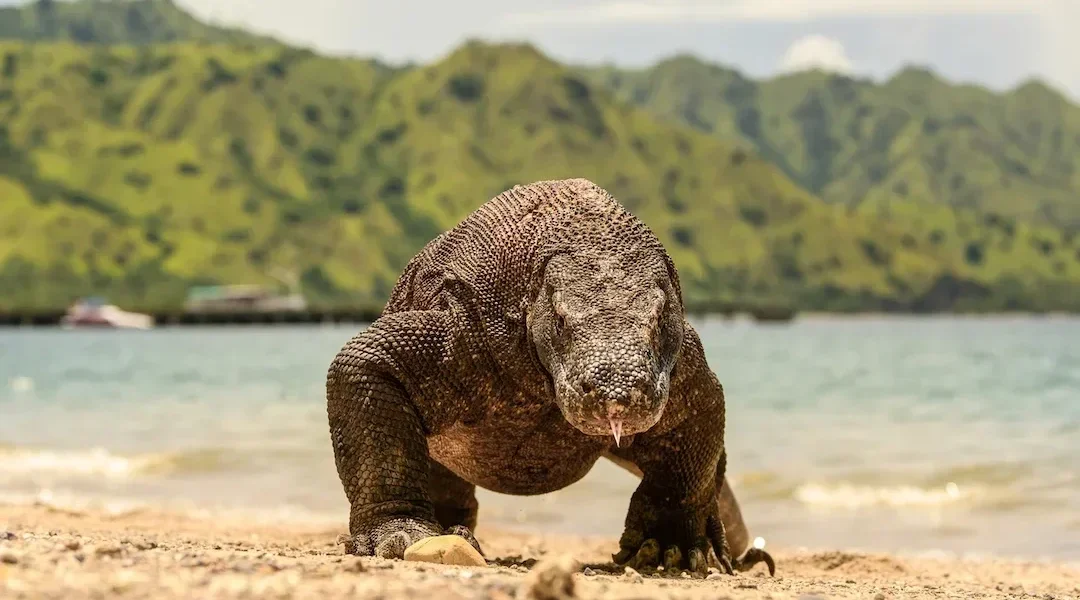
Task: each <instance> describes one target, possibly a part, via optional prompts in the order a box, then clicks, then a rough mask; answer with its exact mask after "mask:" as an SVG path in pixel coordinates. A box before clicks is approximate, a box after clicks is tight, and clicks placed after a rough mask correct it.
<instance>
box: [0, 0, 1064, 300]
mask: <svg viewBox="0 0 1080 600" xmlns="http://www.w3.org/2000/svg"><path fill="white" fill-rule="evenodd" d="M136 1H139V2H160V1H161V0H136ZM732 73H735V72H734V71H732ZM736 74H737V73H736ZM683 75H685V74H683ZM594 76H595V73H591V74H590V73H589V72H582V71H581V70H580V69H578V68H576V67H572V66H568V65H563V64H560V63H558V62H556V61H554V60H552V59H550V58H549V57H548V56H547V55H545V54H544V53H542V52H540V51H539V49H537V48H536V47H535V46H534V45H531V44H525V43H503V44H490V43H485V42H481V41H479V40H470V41H468V42H465V43H463V44H461V45H459V46H458V47H456V48H454V49H453V50H452V51H450V52H448V53H446V54H445V55H444V56H442V57H440V59H439V60H437V61H434V62H431V63H426V64H421V65H413V66H406V67H390V66H387V65H384V64H382V63H380V62H378V61H375V60H367V59H354V58H332V57H327V56H323V55H320V54H318V53H315V52H312V51H310V50H304V49H298V48H294V47H289V46H286V45H278V44H252V43H222V44H206V43H204V42H200V41H173V42H169V43H153V44H139V45H131V44H126V45H117V44H104V45H102V44H91V45H87V44H80V43H73V42H70V41H66V42H60V41H57V42H20V41H7V42H3V41H0V196H3V197H4V198H5V201H4V202H3V203H0V288H2V289H5V290H7V291H6V292H5V294H2V295H0V309H9V310H10V309H16V308H41V307H53V308H55V307H58V306H62V305H64V304H66V303H67V302H70V301H71V300H72V299H73V298H75V297H77V296H82V295H91V294H93V295H97V294H104V295H108V296H109V297H110V298H111V299H113V300H114V301H117V302H120V303H122V304H124V305H129V306H136V307H145V308H148V309H155V310H157V309H170V308H173V307H176V306H178V305H179V304H180V303H181V302H182V300H183V297H184V294H185V292H186V290H187V289H188V287H190V286H193V285H201V284H213V283H266V284H276V283H278V282H279V281H280V279H281V278H280V275H281V274H282V273H285V274H286V275H288V277H287V278H288V279H295V280H296V281H298V282H299V284H300V287H301V289H302V291H303V293H304V294H305V296H306V297H308V299H309V301H310V302H312V303H313V304H315V305H317V306H349V305H358V304H362V305H371V304H381V302H383V301H384V300H385V297H386V295H387V294H388V293H389V290H390V287H391V286H392V285H393V283H394V281H395V280H396V277H397V275H398V274H399V273H400V270H401V268H402V267H403V266H404V264H405V262H406V261H407V260H408V259H409V258H411V256H412V255H413V254H414V253H415V252H416V251H418V250H419V248H420V247H421V246H422V245H423V244H425V243H426V242H427V241H429V240H430V239H431V238H433V237H434V236H435V235H437V234H438V233H439V232H441V231H443V230H445V229H448V228H449V227H452V226H453V225H454V224H456V223H457V221H458V220H460V218H462V217H463V216H465V215H466V214H467V213H468V212H470V211H471V210H472V209H474V208H475V207H476V206H478V205H479V204H480V203H482V202H484V201H486V200H487V199H489V198H490V197H492V196H494V195H495V194H497V193H499V192H502V191H503V190H505V189H508V188H509V187H512V186H513V185H515V184H521V183H528V182H530V181H536V180H541V179H555V178H564V177H586V178H589V179H592V180H594V181H596V182H597V183H598V184H600V185H602V186H604V187H605V188H607V189H609V190H610V191H612V192H613V193H614V194H615V196H616V197H617V198H618V199H619V200H620V201H622V202H623V203H624V204H626V205H627V206H628V208H629V209H630V210H631V211H632V212H634V213H635V214H636V215H638V216H639V217H640V218H642V220H643V221H645V222H646V223H648V224H649V226H650V227H651V228H653V229H654V231H656V232H657V235H658V236H659V237H660V238H661V240H662V241H663V242H664V243H665V245H666V246H667V247H668V248H669V250H670V251H671V254H672V256H673V257H674V258H675V261H676V265H677V267H678V268H679V270H680V274H681V275H682V276H683V278H684V279H685V284H684V290H685V292H686V294H687V297H688V301H689V302H691V303H697V304H698V305H702V304H709V303H713V304H718V303H731V304H749V305H755V304H771V305H775V304H780V305H790V306H794V307H797V308H800V309H807V310H919V311H925V310H1080V294H1078V293H1076V292H1077V291H1078V290H1080V240H1078V239H1077V238H1076V236H1073V235H1072V234H1070V233H1068V232H1062V231H1060V230H1058V229H1055V228H1052V227H1047V226H1045V225H1042V224H1039V223H1038V222H1035V221H1034V220H1025V219H1019V218H1016V217H1013V216H1007V215H1006V216H1002V215H997V214H994V213H988V212H984V211H981V210H977V208H978V207H965V206H952V205H949V204H946V203H940V202H930V201H923V200H920V199H919V198H911V197H904V198H899V199H898V198H885V199H881V200H880V201H872V202H870V201H864V202H858V203H850V202H849V203H843V202H836V201H833V202H825V201H824V200H823V199H822V198H820V197H818V196H817V195H815V194H814V193H812V192H811V191H808V190H807V189H806V188H805V187H803V186H800V185H798V184H797V182H796V181H795V180H793V179H792V178H789V177H788V176H787V175H785V173H784V170H783V169H782V168H781V167H779V166H777V164H775V162H774V160H773V157H771V156H769V154H768V151H770V150H771V151H773V152H774V153H775V154H776V155H777V156H779V157H780V158H784V154H783V152H781V150H782V149H783V146H782V145H777V147H776V148H773V149H770V148H765V150H766V151H765V152H763V151H762V148H761V145H760V143H755V141H754V140H752V139H741V138H738V137H737V136H733V137H731V138H730V139H729V138H725V137H722V136H717V135H716V132H712V135H710V134H709V133H708V132H704V131H700V130H699V129H700V128H699V127H695V126H694V125H693V124H689V123H679V122H677V120H675V119H668V118H665V117H664V116H663V115H658V114H656V112H655V110H652V109H649V108H647V107H644V106H640V103H635V102H633V101H632V99H624V98H622V97H621V94H623V93H624V92H623V91H620V90H619V89H617V87H616V88H613V87H611V86H610V85H607V84H606V83H604V82H598V81H595V80H594V79H593V77H594ZM740 77H741V76H740ZM731 78H732V80H735V78H734V76H732V77H731ZM747 81H748V80H747ZM795 81H796V82H797V81H798V80H795ZM608 83H610V82H608ZM714 83H715V82H714ZM723 89H725V90H727V91H728V93H729V95H731V97H733V98H735V99H736V100H739V101H740V102H744V104H743V105H741V106H742V107H743V108H744V109H745V108H746V107H747V106H750V105H747V104H745V103H746V102H747V98H750V97H752V94H750V95H747V92H753V90H754V87H753V85H752V82H750V83H749V84H747V83H744V84H743V87H742V88H740V87H739V86H735V87H734V88H729V87H725V88H723ZM830 89H831V91H832V93H838V94H843V93H845V92H844V90H845V88H844V86H843V85H841V86H839V87H836V86H835V85H834V86H833V88H830ZM740 92H742V93H743V96H742V97H740V96H739V93H740ZM706 99H707V98H706ZM744 112H745V111H744ZM744 116H745V115H744ZM759 120H760V119H759ZM717 122H720V121H717ZM737 123H738V122H736V124H737ZM745 124H746V123H745V122H744V123H743V125H745ZM811 157H812V158H813V157H814V156H813V155H811ZM810 164H813V163H810ZM799 166H800V164H799V163H797V162H795V161H792V162H791V164H790V165H789V168H795V167H799ZM911 195H914V194H909V196H911Z"/></svg>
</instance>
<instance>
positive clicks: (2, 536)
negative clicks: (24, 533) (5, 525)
mask: <svg viewBox="0 0 1080 600" xmlns="http://www.w3.org/2000/svg"><path fill="white" fill-rule="evenodd" d="M13 539H15V534H14V533H11V532H10V531H0V540H13Z"/></svg>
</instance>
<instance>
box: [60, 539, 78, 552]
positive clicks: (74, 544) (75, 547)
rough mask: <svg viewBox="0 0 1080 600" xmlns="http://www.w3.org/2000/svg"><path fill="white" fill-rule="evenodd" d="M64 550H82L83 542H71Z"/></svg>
mask: <svg viewBox="0 0 1080 600" xmlns="http://www.w3.org/2000/svg"><path fill="white" fill-rule="evenodd" d="M64 548H67V549H68V550H78V549H79V548H82V542H80V541H79V540H69V541H68V543H66V544H64Z"/></svg>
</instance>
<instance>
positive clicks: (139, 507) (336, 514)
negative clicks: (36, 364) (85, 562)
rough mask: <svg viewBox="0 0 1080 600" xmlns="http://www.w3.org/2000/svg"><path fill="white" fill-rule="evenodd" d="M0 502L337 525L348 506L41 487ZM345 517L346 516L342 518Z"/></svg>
mask: <svg viewBox="0 0 1080 600" xmlns="http://www.w3.org/2000/svg"><path fill="white" fill-rule="evenodd" d="M0 505H7V506H41V507H47V508H51V509H54V510H59V511H63V512H69V513H75V514H89V513H98V514H104V515H108V516H112V517H117V516H126V515H133V514H138V513H147V512H150V513H164V514H173V515H179V516H186V517H190V518H194V519H204V520H213V521H218V522H223V521H230V522H242V523H252V524H260V525H271V524H279V525H280V524H291V525H316V526H338V525H341V524H342V520H343V518H342V516H341V515H342V514H343V510H344V514H346V515H347V512H348V507H347V506H346V507H345V508H344V509H339V510H336V511H318V510H313V509H309V508H305V507H302V506H296V505H292V504H288V503H282V504H277V505H269V506H257V507H248V506H234V505H233V506H231V505H227V504H199V503H196V502H192V501H185V500H182V499H171V500H167V501H162V500H160V499H147V498H135V497H126V496H115V495H102V494H86V493H78V492H72V491H69V490H52V489H41V490H38V491H36V492H32V493H29V492H25V493H18V492H7V491H0ZM345 521H347V517H346V518H345Z"/></svg>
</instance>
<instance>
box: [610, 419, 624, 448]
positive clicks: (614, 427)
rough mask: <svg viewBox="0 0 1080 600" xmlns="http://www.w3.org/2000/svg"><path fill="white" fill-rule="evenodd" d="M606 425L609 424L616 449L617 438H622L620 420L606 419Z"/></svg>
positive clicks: (617, 445) (617, 444)
mask: <svg viewBox="0 0 1080 600" xmlns="http://www.w3.org/2000/svg"><path fill="white" fill-rule="evenodd" d="M608 423H609V424H611V435H613V436H615V447H616V448H618V447H619V438H621V437H622V419H616V418H614V417H608Z"/></svg>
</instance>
